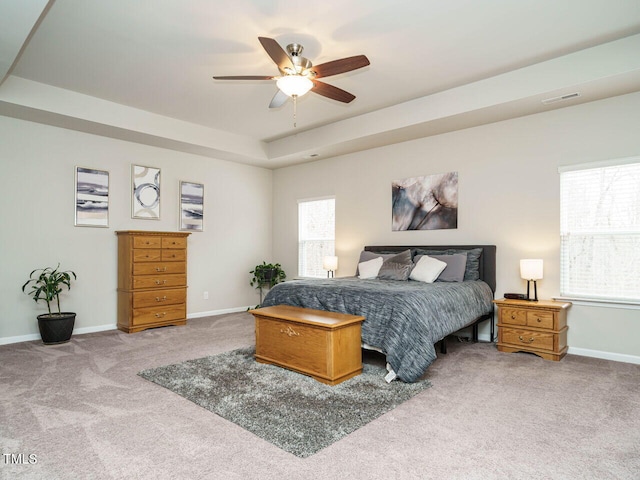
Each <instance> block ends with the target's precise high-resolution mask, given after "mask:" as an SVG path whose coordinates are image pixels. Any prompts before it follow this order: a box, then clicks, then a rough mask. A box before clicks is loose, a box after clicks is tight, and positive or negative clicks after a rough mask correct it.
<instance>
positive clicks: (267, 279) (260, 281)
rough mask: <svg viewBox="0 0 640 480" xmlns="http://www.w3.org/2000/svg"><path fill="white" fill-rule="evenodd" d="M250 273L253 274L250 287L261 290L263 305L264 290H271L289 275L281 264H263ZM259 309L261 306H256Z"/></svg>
mask: <svg viewBox="0 0 640 480" xmlns="http://www.w3.org/2000/svg"><path fill="white" fill-rule="evenodd" d="M249 273H251V274H253V278H252V279H251V282H250V285H251V286H252V287H256V288H257V289H258V290H260V303H262V289H263V288H271V287H273V286H274V285H276V284H278V283H280V282H282V281H284V279H285V278H287V274H286V273H284V270H283V269H282V266H281V265H280V264H279V263H275V264H274V263H267V262H262V265H256V267H255V268H254V269H253V270H251V271H250V272H249ZM258 307H260V305H256V308H258Z"/></svg>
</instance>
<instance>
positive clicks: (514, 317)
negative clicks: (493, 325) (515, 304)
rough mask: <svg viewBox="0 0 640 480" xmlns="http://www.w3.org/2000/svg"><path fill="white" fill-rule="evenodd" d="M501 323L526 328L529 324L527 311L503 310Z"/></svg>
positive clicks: (501, 310)
mask: <svg viewBox="0 0 640 480" xmlns="http://www.w3.org/2000/svg"><path fill="white" fill-rule="evenodd" d="M499 323H506V324H508V325H522V326H524V325H526V324H527V311H526V310H519V309H516V308H501V309H500V321H499Z"/></svg>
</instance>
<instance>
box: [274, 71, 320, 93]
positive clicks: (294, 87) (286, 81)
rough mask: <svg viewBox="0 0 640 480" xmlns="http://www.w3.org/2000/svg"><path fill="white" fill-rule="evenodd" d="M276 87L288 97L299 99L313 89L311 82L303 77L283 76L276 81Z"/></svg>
mask: <svg viewBox="0 0 640 480" xmlns="http://www.w3.org/2000/svg"><path fill="white" fill-rule="evenodd" d="M276 85H277V86H278V88H279V89H280V90H282V92H283V93H285V94H286V95H288V96H290V97H293V96H298V97H301V96H302V95H304V94H305V93H307V92H308V91H309V90H311V88H313V82H312V81H311V80H309V79H308V78H307V77H305V76H303V75H285V76H284V77H280V78H279V79H278V80H277V81H276Z"/></svg>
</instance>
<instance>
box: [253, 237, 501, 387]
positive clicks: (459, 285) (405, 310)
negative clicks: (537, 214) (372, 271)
mask: <svg viewBox="0 0 640 480" xmlns="http://www.w3.org/2000/svg"><path fill="white" fill-rule="evenodd" d="M424 255H426V256H428V257H432V258H437V259H439V260H440V261H444V262H446V263H447V267H446V270H445V271H443V272H442V273H441V274H440V277H438V280H436V281H433V282H429V283H427V282H425V281H416V280H412V279H402V278H403V277H402V275H404V274H406V271H407V268H408V269H409V271H410V272H411V269H415V268H416V267H415V265H416V264H417V263H418V262H419V261H420V259H421V258H422V256H424ZM461 256H463V259H462V258H461ZM377 257H381V258H382V262H383V263H382V265H383V267H382V268H380V270H379V272H378V274H377V276H376V277H375V278H359V277H358V274H360V275H361V276H363V277H366V276H367V273H366V272H365V267H367V268H369V267H368V265H369V264H368V263H364V262H369V263H376V262H380V260H376V258H377ZM454 259H455V260H456V261H462V262H464V265H463V266H462V267H460V266H459V265H458V267H459V268H462V271H463V276H462V274H460V273H459V272H458V274H457V275H458V276H457V277H456V278H455V280H454V281H440V280H445V278H444V277H445V276H447V275H450V273H446V272H450V270H451V269H450V267H451V266H452V265H454V264H455V262H453V260H454ZM371 260H374V261H373V262H371ZM429 260H430V259H429ZM495 262H496V247H495V246H494V245H451V246H366V247H365V248H364V251H363V252H362V253H361V254H360V262H359V264H358V265H359V268H362V272H359V271H356V276H353V277H340V278H330V279H304V280H292V281H287V282H284V283H280V284H277V285H275V286H274V287H273V288H272V289H271V290H270V291H269V292H268V293H267V295H266V296H265V298H264V301H263V302H262V305H261V306H263V307H267V306H272V305H293V306H298V307H304V308H312V309H317V310H327V311H333V312H340V313H348V314H352V315H362V316H364V317H365V318H366V320H365V321H364V323H363V324H362V343H363V346H364V347H365V348H373V349H375V350H378V351H380V352H382V353H383V354H384V355H386V359H387V363H388V368H389V371H390V374H392V377H391V378H393V377H395V376H397V378H399V379H400V380H402V381H405V382H415V381H417V380H419V379H420V378H421V377H422V376H423V375H424V373H425V371H426V370H427V368H428V367H429V365H430V364H431V363H432V362H433V361H434V360H435V359H436V350H435V344H436V343H438V342H440V341H443V340H444V338H445V337H446V336H447V335H450V334H452V333H454V332H456V331H458V330H460V329H462V328H465V327H469V326H471V327H473V328H472V332H473V333H472V335H473V340H474V341H477V337H478V324H479V323H480V322H483V321H487V320H491V338H492V339H493V303H492V300H493V298H494V292H495V287H496V264H495ZM408 263H409V264H410V265H408ZM422 264H424V261H423V262H422ZM459 268H458V269H459ZM447 279H448V278H447Z"/></svg>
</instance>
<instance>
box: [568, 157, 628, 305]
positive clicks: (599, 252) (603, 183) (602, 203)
mask: <svg viewBox="0 0 640 480" xmlns="http://www.w3.org/2000/svg"><path fill="white" fill-rule="evenodd" d="M560 240H561V245H560V257H561V258H560V270H561V272H560V293H561V295H562V296H564V297H574V298H587V299H594V300H597V299H603V300H612V301H621V302H632V303H637V302H640V157H636V158H631V159H622V160H617V161H613V162H606V163H604V164H599V165H595V164H591V165H586V166H574V167H566V168H561V169H560Z"/></svg>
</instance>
